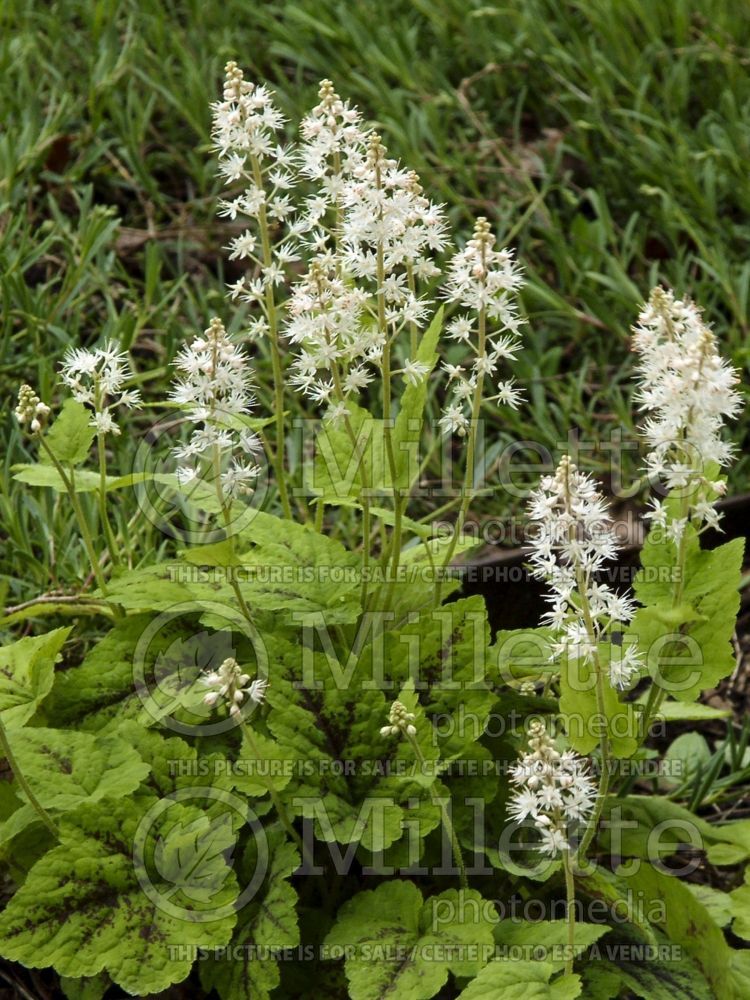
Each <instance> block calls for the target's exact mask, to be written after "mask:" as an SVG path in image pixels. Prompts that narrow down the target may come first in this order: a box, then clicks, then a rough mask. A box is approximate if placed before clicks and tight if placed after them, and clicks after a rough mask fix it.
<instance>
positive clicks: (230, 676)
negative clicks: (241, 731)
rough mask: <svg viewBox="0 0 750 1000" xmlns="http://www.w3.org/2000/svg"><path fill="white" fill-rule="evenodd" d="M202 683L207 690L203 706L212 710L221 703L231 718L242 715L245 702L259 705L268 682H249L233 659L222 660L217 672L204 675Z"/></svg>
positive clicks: (247, 676) (260, 680)
mask: <svg viewBox="0 0 750 1000" xmlns="http://www.w3.org/2000/svg"><path fill="white" fill-rule="evenodd" d="M202 682H203V684H204V685H205V686H206V687H207V688H208V689H209V690H208V691H207V693H206V694H205V695H204V696H203V702H204V704H205V705H208V706H209V707H210V708H214V707H215V706H216V705H218V704H220V703H223V704H225V705H226V706H227V707H228V708H229V714H230V715H232V716H238V715H240V714H241V713H242V705H243V703H244V702H245V701H251V702H253V703H254V704H256V705H260V704H261V702H262V701H263V700H264V698H265V696H266V690H267V688H268V681H266V680H263V679H262V678H256V679H255V680H253V681H251V680H250V677H249V675H248V674H245V673H243V672H242V669H241V668H240V666H239V664H238V663H237V661H236V660H235V659H234V658H233V657H228V658H227V659H226V660H224V661H223V662H222V664H221V666H220V667H219V669H218V670H213V671H210V672H208V673H206V674H204V675H203V677H202Z"/></svg>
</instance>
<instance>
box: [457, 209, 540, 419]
mask: <svg viewBox="0 0 750 1000" xmlns="http://www.w3.org/2000/svg"><path fill="white" fill-rule="evenodd" d="M522 285H523V278H522V276H521V269H520V267H519V266H518V264H517V263H516V262H515V260H514V258H513V254H512V252H511V251H510V250H498V249H496V247H495V237H494V236H493V234H492V231H491V229H490V226H489V223H488V222H487V220H486V219H484V218H479V219H477V221H476V224H475V227H474V233H473V236H472V238H471V239H470V240H469V241H468V243H467V244H466V246H465V247H464V249H463V250H459V251H458V253H456V254H455V256H454V257H453V259H452V260H451V261H450V263H449V265H448V271H447V277H446V281H445V285H444V288H443V295H444V297H445V298H446V299H447V300H448V301H449V302H453V303H455V304H456V305H458V306H459V307H461V308H462V309H466V310H469V311H468V312H462V313H460V314H459V315H458V316H456V317H455V318H454V319H453V320H451V322H450V323H449V324H448V326H447V333H448V336H449V337H450V338H452V339H453V340H457V341H459V343H462V344H465V345H466V346H467V348H469V352H470V353H469V354H468V356H467V358H466V359H465V361H464V362H463V363H462V364H461V365H451V366H450V378H451V383H452V384H453V386H452V387H453V394H452V398H449V400H448V404H447V406H446V410H445V412H444V414H443V419H442V420H441V421H440V425H441V427H442V428H443V429H444V430H445V431H449V432H457V433H458V434H463V433H465V429H466V424H465V423H464V422H463V421H459V420H457V419H456V416H455V407H457V406H458V407H460V409H461V411H462V412H463V414H464V416H465V418H466V423H468V421H469V418H470V417H471V415H472V410H474V411H478V406H477V405H476V400H477V396H479V399H480V401H481V400H484V401H485V402H495V403H499V404H501V405H503V406H510V407H511V408H513V409H517V408H518V405H519V403H520V401H521V399H522V398H523V397H522V394H521V392H520V390H519V389H518V388H517V387H516V385H515V383H514V382H513V380H497V379H496V376H497V369H498V365H499V363H500V361H501V360H512V359H513V358H514V357H515V355H516V353H517V351H518V349H519V346H520V337H519V328H520V325H521V319H520V317H519V315H518V307H517V294H518V292H519V290H520V288H521V287H522ZM493 381H495V391H494V392H493V390H492V389H491V388H490V389H489V391H485V388H486V385H487V383H489V384H490V386H491V385H492V382H493Z"/></svg>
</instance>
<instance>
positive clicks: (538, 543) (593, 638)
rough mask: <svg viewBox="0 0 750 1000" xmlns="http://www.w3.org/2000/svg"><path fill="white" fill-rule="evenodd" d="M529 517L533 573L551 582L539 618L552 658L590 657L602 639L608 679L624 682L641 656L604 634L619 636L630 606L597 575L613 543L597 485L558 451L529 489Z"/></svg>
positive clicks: (618, 683) (612, 550) (611, 555)
mask: <svg viewBox="0 0 750 1000" xmlns="http://www.w3.org/2000/svg"><path fill="white" fill-rule="evenodd" d="M528 516H529V520H530V522H531V524H532V531H531V535H532V538H531V552H530V557H529V562H530V564H531V568H532V573H533V575H534V576H535V577H536V578H537V579H541V580H544V581H545V582H546V583H547V584H548V585H549V587H550V593H549V594H548V595H547V598H546V599H547V601H548V603H549V604H550V605H551V607H550V610H549V611H547V612H546V613H545V614H544V616H543V618H542V621H543V623H544V624H545V625H547V626H549V627H550V628H551V629H552V630H553V633H554V636H555V639H554V643H553V646H552V655H553V657H558V656H566V657H567V658H568V659H570V660H579V659H580V660H583V661H586V662H593V660H594V658H595V656H596V655H597V651H598V650H599V648H600V646H601V645H602V644H603V643H604V642H608V643H609V645H610V649H611V651H612V654H611V657H610V659H611V664H610V681H611V683H612V684H613V685H614V686H616V687H619V688H623V687H626V686H627V685H628V683H629V682H630V681H631V679H632V677H633V675H634V674H635V673H636V671H637V670H638V669H639V667H640V666H641V661H640V657H639V655H638V652H637V650H636V649H635V648H634V647H633V646H632V645H631V644H628V646H627V647H626V653H624V654H620V653H618V652H617V649H618V647H616V646H614V645H613V644H612V641H611V640H612V637H613V636H620V635H621V626H622V625H624V624H626V623H627V622H628V621H630V619H631V618H632V616H633V613H634V610H635V605H634V604H633V602H632V601H631V600H630V599H629V598H627V597H624V596H622V595H620V594H617V593H616V592H615V591H613V590H612V588H611V587H610V586H609V585H608V584H606V583H603V582H601V581H599V580H598V579H597V574H599V573H601V571H602V570H604V569H605V567H606V565H607V563H608V562H610V560H612V559H613V558H614V557H615V555H616V554H617V549H618V546H617V541H616V539H615V536H614V532H613V530H612V521H611V518H610V516H609V512H608V508H607V504H606V502H605V501H604V498H603V497H602V496H601V495H600V494H599V492H598V491H597V488H596V484H595V483H594V481H593V479H591V477H590V476H587V475H586V474H585V473H582V472H579V471H578V469H576V467H575V465H574V464H573V463H572V462H571V461H570V459H569V458H567V457H564V458H563V459H562V460H561V462H560V464H559V466H558V468H557V471H556V472H555V474H554V475H553V476H545V477H544V478H543V479H542V480H541V482H540V484H539V488H538V489H537V490H535V491H534V492H533V493H532V494H531V497H530V499H529V504H528Z"/></svg>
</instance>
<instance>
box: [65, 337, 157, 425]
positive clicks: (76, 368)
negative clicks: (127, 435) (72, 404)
mask: <svg viewBox="0 0 750 1000" xmlns="http://www.w3.org/2000/svg"><path fill="white" fill-rule="evenodd" d="M60 377H61V378H62V381H63V382H64V383H65V385H66V386H68V388H69V389H70V390H71V392H72V394H73V398H74V399H76V400H78V402H79V403H85V404H86V405H87V406H90V407H91V408H92V409H93V411H94V412H93V415H92V417H91V425H92V427H95V428H96V430H97V433H99V434H115V435H117V434H119V433H120V428H119V427H118V425H117V423H116V421H115V419H114V415H113V412H112V411H113V409H115V408H116V407H118V406H124V407H127V408H130V407H132V406H135V405H137V404H138V402H139V401H140V394H139V393H138V391H137V390H135V389H126V388H125V386H126V385H127V384H128V383H129V382H130V381H132V379H133V370H132V368H131V367H130V360H129V358H128V355H127V354H126V353H125V352H124V351H120V350H119V348H118V347H117V345H116V344H114V343H113V342H112V341H108V342H107V343H106V344H105V345H104V346H103V347H96V348H94V349H93V350H87V349H85V348H83V347H75V348H71V349H70V350H69V351H68V352H67V354H66V355H65V357H64V358H63V361H62V364H61V366H60Z"/></svg>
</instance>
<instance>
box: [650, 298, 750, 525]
mask: <svg viewBox="0 0 750 1000" xmlns="http://www.w3.org/2000/svg"><path fill="white" fill-rule="evenodd" d="M633 350H634V351H635V352H636V354H637V355H638V361H637V364H636V372H637V377H638V390H637V394H636V398H637V400H638V403H639V406H640V409H641V411H642V412H643V414H644V419H643V422H642V424H641V432H642V434H643V437H644V439H645V441H646V444H647V447H648V454H647V456H646V468H647V470H648V472H649V474H650V476H651V477H652V478H653V479H654V480H655V481H657V482H658V483H660V484H663V486H664V487H665V488H666V489H667V490H683V491H684V490H687V494H688V496H689V498H690V506H691V511H690V514H691V517H692V519H693V521H694V523H696V524H697V526H699V527H700V526H701V525H702V524H705V523H708V524H712V525H713V526H716V524H717V522H718V516H717V515H716V513H715V512H712V513H709V511H710V510H712V507H711V504H712V503H713V501H714V500H715V499H716V498H717V496H718V495H719V494H720V492H721V491H722V487H721V485H720V484H717V483H715V482H710V481H709V480H708V479H707V478H706V474H705V473H706V468H707V467H708V466H709V465H711V464H714V463H716V464H718V465H719V466H727V465H728V464H729V463H730V462H731V460H732V456H733V452H734V448H733V446H732V445H731V444H730V443H729V442H727V441H725V440H724V439H723V437H722V430H723V427H724V424H725V422H726V421H727V420H730V419H732V418H734V417H736V416H737V415H738V414H739V412H740V410H741V409H742V398H741V396H740V394H739V393H738V392H737V390H736V388H735V386H736V385H737V383H738V382H739V373H738V372H737V371H736V370H735V369H734V368H732V367H731V365H729V364H728V363H727V362H726V361H725V360H724V359H723V358H722V357H721V355H720V354H719V350H718V344H717V341H716V336H715V335H714V333H713V331H712V330H711V328H710V327H709V326H708V324H707V323H706V322H705V320H704V319H703V316H702V314H701V311H700V309H699V308H698V307H697V306H696V305H695V304H694V303H693V302H691V301H690V300H689V299H678V298H676V297H675V295H674V293H673V292H672V291H669V290H666V289H663V288H659V287H657V288H655V289H654V290H653V291H652V292H651V296H650V298H649V300H648V303H647V304H646V305H645V306H644V308H643V309H642V311H641V313H640V315H639V317H638V323H637V325H636V326H635V327H634V330H633ZM651 517H652V518H653V519H654V520H655V521H656V522H657V523H661V524H662V527H665V528H666V527H667V524H666V514H665V513H664V511H663V509H662V508H661V506H660V505H657V506H655V508H654V511H653V512H652V514H651ZM669 530H670V531H671V536H672V537H674V538H676V539H679V537H680V536H681V534H682V531H683V530H684V526H676V525H673V526H672V527H671V529H669Z"/></svg>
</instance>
